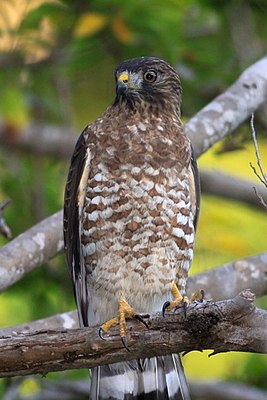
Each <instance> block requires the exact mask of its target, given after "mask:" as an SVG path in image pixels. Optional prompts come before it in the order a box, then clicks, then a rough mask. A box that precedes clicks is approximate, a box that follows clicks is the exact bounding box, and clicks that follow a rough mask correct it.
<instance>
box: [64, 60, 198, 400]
mask: <svg viewBox="0 0 267 400" xmlns="http://www.w3.org/2000/svg"><path fill="white" fill-rule="evenodd" d="M115 79H116V97H115V100H114V102H113V104H112V105H111V106H110V107H109V108H108V109H107V110H106V111H105V112H104V113H103V114H102V115H101V116H100V117H99V118H98V119H97V120H96V121H94V122H92V123H91V124H90V125H88V126H87V127H86V128H85V129H84V131H83V132H82V134H81V136H80V137H79V139H78V142H77V144H76V147H75V150H74V153H73V156H72V159H71V165H70V169H69V175H68V179H67V183H66V190H65V205H64V239H65V251H66V258H67V263H68V265H69V268H70V270H71V274H72V281H73V287H74V293H75V299H76V303H77V308H78V315H79V321H80V325H81V326H82V327H83V326H95V325H102V331H106V330H108V328H109V327H110V326H112V325H115V324H117V323H118V324H119V325H120V334H121V337H122V339H123V342H124V344H125V346H127V341H126V340H125V335H126V333H127V328H126V324H125V319H126V318H128V317H130V318H135V317H136V318H138V319H141V321H142V318H141V317H140V316H139V314H136V313H154V312H157V311H159V310H161V309H162V305H163V303H164V302H165V301H166V299H168V298H169V297H170V293H171V292H172V293H173V295H174V297H175V299H174V300H171V301H168V302H167V303H165V304H164V310H165V309H166V308H167V309H168V310H169V309H171V308H175V307H176V306H177V305H180V304H185V305H186V302H187V301H188V299H187V298H186V297H185V286H186V279H187V275H188V271H189V268H190V265H191V262H192V258H193V246H194V238H195V232H196V225H197V219H198V212H199V177H198V171H197V166H196V161H195V158H194V155H193V151H192V147H191V144H190V141H189V139H188V137H187V136H186V135H185V133H184V131H183V127H182V123H181V120H180V106H181V94H182V89H181V84H180V79H179V76H178V74H177V73H176V71H175V70H174V69H173V68H172V67H171V66H170V65H169V64H167V63H166V62H165V61H163V60H161V59H159V58H156V57H141V58H135V59H130V60H126V61H124V62H123V63H122V64H121V65H120V66H119V67H118V68H117V69H116V71H115ZM177 288H178V289H179V291H178V289H177ZM177 293H178V294H177ZM186 299H187V300H186ZM116 315H118V317H117V318H116ZM107 320H110V321H109V322H107V323H106V322H105V321H107ZM90 396H91V397H90V398H91V399H92V400H99V399H101V400H106V399H113V400H123V399H125V400H126V399H135V400H137V399H184V400H185V399H189V394H188V389H187V384H186V380H185V377H184V373H183V368H182V366H181V362H180V359H179V356H178V355H174V354H173V355H169V356H162V357H153V358H150V359H142V360H135V361H131V362H121V363H117V364H113V365H105V366H101V367H96V368H93V369H92V381H91V394H90Z"/></svg>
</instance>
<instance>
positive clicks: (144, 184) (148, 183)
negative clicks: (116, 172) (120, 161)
mask: <svg viewBox="0 0 267 400" xmlns="http://www.w3.org/2000/svg"><path fill="white" fill-rule="evenodd" d="M141 186H142V188H143V189H145V190H151V189H152V188H153V187H154V182H152V181H142V182H141Z"/></svg>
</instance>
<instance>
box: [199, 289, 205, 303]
mask: <svg viewBox="0 0 267 400" xmlns="http://www.w3.org/2000/svg"><path fill="white" fill-rule="evenodd" d="M200 294H201V299H200V302H202V301H203V300H204V297H205V292H204V290H203V289H200Z"/></svg>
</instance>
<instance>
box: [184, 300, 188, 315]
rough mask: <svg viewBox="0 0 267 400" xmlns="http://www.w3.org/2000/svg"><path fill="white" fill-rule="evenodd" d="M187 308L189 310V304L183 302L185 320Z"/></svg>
mask: <svg viewBox="0 0 267 400" xmlns="http://www.w3.org/2000/svg"><path fill="white" fill-rule="evenodd" d="M187 308H188V302H187V301H184V302H183V310H184V317H185V318H186V313H187Z"/></svg>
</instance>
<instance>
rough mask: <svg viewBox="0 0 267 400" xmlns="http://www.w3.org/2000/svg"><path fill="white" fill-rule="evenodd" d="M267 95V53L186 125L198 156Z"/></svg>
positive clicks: (246, 116) (238, 123)
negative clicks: (266, 55)
mask: <svg viewBox="0 0 267 400" xmlns="http://www.w3.org/2000/svg"><path fill="white" fill-rule="evenodd" d="M266 99H267V57H264V58H262V59H261V60H260V61H258V62H257V63H255V64H253V65H252V66H250V67H249V68H247V69H246V70H245V71H244V72H243V73H242V75H241V76H240V78H239V79H238V80H237V81H236V82H235V83H234V84H233V85H232V86H230V88H229V89H227V90H226V91H225V92H224V93H223V94H221V95H220V96H218V97H216V99H214V100H213V101H212V102H211V103H209V104H208V105H207V106H206V107H204V108H203V109H202V110H201V111H200V112H198V113H197V114H196V115H195V116H194V117H193V118H191V119H190V120H189V121H188V122H187V124H186V125H185V131H186V133H187V135H188V136H189V137H190V139H191V140H192V143H193V147H194V150H195V153H196V155H197V156H200V155H201V154H202V153H204V152H205V151H207V150H208V149H209V148H210V147H211V146H213V145H214V144H215V143H216V142H218V141H219V140H221V139H222V138H223V137H224V136H225V135H227V134H229V133H230V132H233V130H235V129H236V128H237V127H238V125H240V124H241V123H242V122H243V121H245V120H246V119H247V118H248V117H250V116H251V114H252V113H253V112H254V111H255V110H257V109H258V108H259V107H260V106H261V105H263V103H264V102H266Z"/></svg>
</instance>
